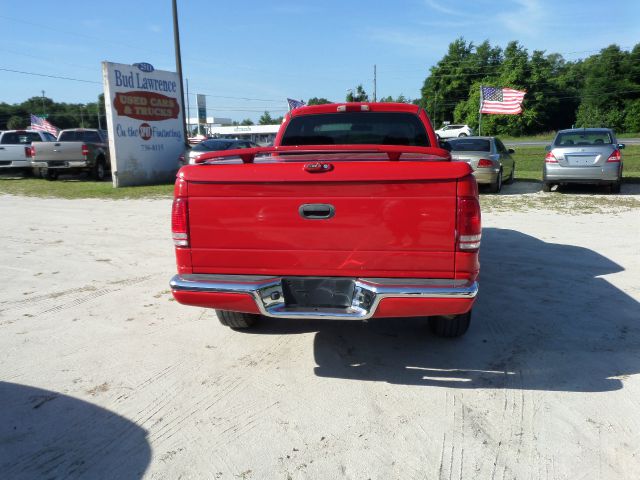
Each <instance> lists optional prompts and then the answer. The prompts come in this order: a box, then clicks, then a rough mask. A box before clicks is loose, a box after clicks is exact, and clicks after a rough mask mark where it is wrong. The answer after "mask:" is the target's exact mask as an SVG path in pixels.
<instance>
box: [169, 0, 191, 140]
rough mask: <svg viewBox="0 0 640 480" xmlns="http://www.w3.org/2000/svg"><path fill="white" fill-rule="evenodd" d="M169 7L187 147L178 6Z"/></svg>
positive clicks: (185, 136) (174, 2) (173, 0)
mask: <svg viewBox="0 0 640 480" xmlns="http://www.w3.org/2000/svg"><path fill="white" fill-rule="evenodd" d="M171 6H172V10H173V44H174V48H175V51H176V72H177V73H178V78H180V95H182V132H183V135H184V143H185V145H189V140H188V136H187V118H186V116H185V112H184V85H183V83H182V57H181V55H180V31H179V29H178V6H177V5H176V0H171ZM187 100H188V99H187Z"/></svg>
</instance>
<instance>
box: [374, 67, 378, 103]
mask: <svg viewBox="0 0 640 480" xmlns="http://www.w3.org/2000/svg"><path fill="white" fill-rule="evenodd" d="M377 87H378V80H377V76H376V65H375V64H374V65H373V101H374V102H377V101H378V100H377V99H376V93H377Z"/></svg>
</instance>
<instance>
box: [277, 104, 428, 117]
mask: <svg viewBox="0 0 640 480" xmlns="http://www.w3.org/2000/svg"><path fill="white" fill-rule="evenodd" d="M338 107H343V108H346V109H347V110H351V109H353V110H354V111H362V110H368V111H370V112H410V113H418V111H419V110H420V107H419V106H418V105H413V104H411V103H390V102H343V103H325V104H323V105H311V106H305V107H300V108H296V109H294V110H291V112H289V113H290V115H291V116H292V117H298V116H300V115H315V114H320V113H335V112H338V111H340V110H338ZM363 107H364V109H363Z"/></svg>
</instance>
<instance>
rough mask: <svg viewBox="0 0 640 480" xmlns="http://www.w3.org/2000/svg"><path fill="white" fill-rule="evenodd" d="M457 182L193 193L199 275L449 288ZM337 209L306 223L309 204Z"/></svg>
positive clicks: (268, 186) (193, 188)
mask: <svg viewBox="0 0 640 480" xmlns="http://www.w3.org/2000/svg"><path fill="white" fill-rule="evenodd" d="M455 195H456V180H455V179H451V180H437V181H425V180H422V181H417V180H414V179H412V180H409V181H401V180H400V181H399V180H394V181H392V182H385V181H380V180H378V181H373V182H370V181H369V182H362V181H360V182H358V181H355V182H344V181H343V182H339V183H338V182H335V183H334V182H317V183H316V182H305V183H295V182H293V183H260V182H248V183H235V182H234V183H191V184H190V185H189V197H190V198H189V222H190V225H191V230H190V239H191V254H192V262H193V272H194V273H225V274H245V273H251V274H267V275H270V274H272V275H317V276H361V277H362V276H379V277H432V278H451V277H452V276H453V271H454V251H453V250H454V236H455V208H456V200H455ZM315 203H318V204H330V205H332V206H333V207H335V215H334V216H333V217H332V218H330V219H324V220H309V219H305V218H303V217H302V216H301V215H300V213H299V207H300V206H301V205H303V204H315Z"/></svg>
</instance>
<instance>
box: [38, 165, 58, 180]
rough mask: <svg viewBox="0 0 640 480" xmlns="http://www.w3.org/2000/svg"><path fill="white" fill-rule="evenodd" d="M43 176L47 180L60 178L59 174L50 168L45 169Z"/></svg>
mask: <svg viewBox="0 0 640 480" xmlns="http://www.w3.org/2000/svg"><path fill="white" fill-rule="evenodd" d="M42 176H43V177H44V178H46V179H47V180H56V179H57V178H58V172H56V171H55V170H51V169H49V168H45V169H44V170H43V171H42Z"/></svg>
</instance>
